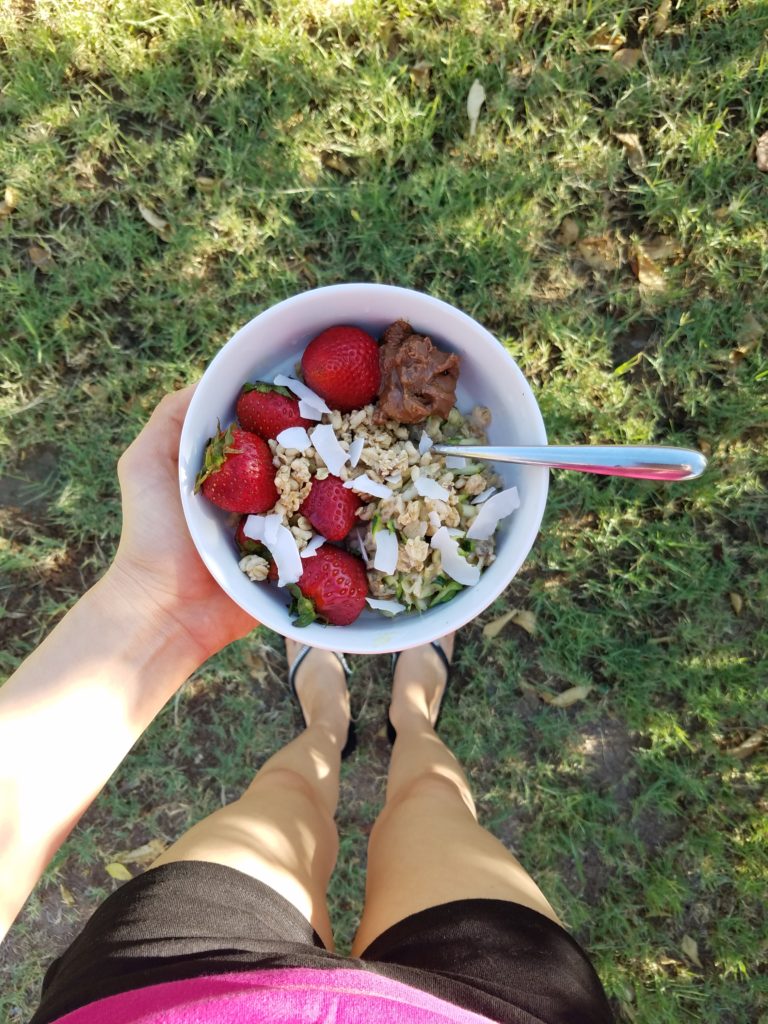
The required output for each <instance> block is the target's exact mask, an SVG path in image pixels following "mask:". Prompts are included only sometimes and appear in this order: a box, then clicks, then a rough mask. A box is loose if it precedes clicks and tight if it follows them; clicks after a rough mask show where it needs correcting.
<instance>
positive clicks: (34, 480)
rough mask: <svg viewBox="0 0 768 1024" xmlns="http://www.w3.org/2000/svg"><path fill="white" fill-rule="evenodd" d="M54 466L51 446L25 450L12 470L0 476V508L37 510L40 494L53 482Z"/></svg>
mask: <svg viewBox="0 0 768 1024" xmlns="http://www.w3.org/2000/svg"><path fill="white" fill-rule="evenodd" d="M58 466H59V459H58V455H57V452H56V449H55V448H54V447H53V446H52V445H43V446H41V447H39V448H35V449H32V450H31V451H29V452H28V453H27V455H26V456H25V457H24V458H23V459H22V460H21V462H20V463H19V464H18V466H17V467H16V468H15V470H14V471H12V472H10V473H7V474H6V475H5V476H2V477H0V507H3V508H17V509H21V510H37V511H39V509H40V506H41V500H40V491H41V489H42V488H43V487H45V486H47V485H49V484H50V483H51V482H52V481H53V480H54V479H55V477H56V474H57V471H58Z"/></svg>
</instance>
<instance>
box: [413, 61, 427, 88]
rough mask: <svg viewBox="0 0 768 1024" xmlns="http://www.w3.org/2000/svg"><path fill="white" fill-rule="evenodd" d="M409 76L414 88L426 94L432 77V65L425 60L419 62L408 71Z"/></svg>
mask: <svg viewBox="0 0 768 1024" xmlns="http://www.w3.org/2000/svg"><path fill="white" fill-rule="evenodd" d="M410 75H411V79H412V81H413V84H414V85H415V86H416V88H417V89H421V90H422V92H426V90H427V89H428V88H429V81H430V78H431V76H432V65H431V64H430V63H428V61H426V60H420V61H419V63H418V64H414V65H413V67H412V68H411V69H410Z"/></svg>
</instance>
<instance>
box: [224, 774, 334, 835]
mask: <svg viewBox="0 0 768 1024" xmlns="http://www.w3.org/2000/svg"><path fill="white" fill-rule="evenodd" d="M265 792H269V793H270V795H271V797H272V799H273V800H274V799H276V798H279V801H280V803H281V804H282V805H283V806H284V807H286V809H287V808H288V807H290V808H291V811H292V814H291V818H292V820H294V821H306V822H309V821H311V822H312V823H313V828H314V829H316V830H317V829H325V830H326V831H327V833H328V837H329V838H330V837H335V835H336V826H335V824H334V821H333V815H332V814H331V813H330V812H329V810H328V808H327V807H326V805H325V804H324V802H323V800H322V799H321V797H320V794H319V793H318V791H317V789H316V788H315V787H314V786H313V785H312V783H311V782H310V781H309V779H307V778H306V776H304V775H302V774H301V773H300V772H295V771H293V770H292V769H291V768H267V769H266V771H262V772H260V773H259V775H257V777H256V779H255V780H254V782H253V783H252V784H251V786H250V787H249V789H248V790H246V792H245V793H244V794H243V796H242V797H241V798H240V799H241V800H244V801H246V802H247V801H248V799H249V797H251V796H253V797H254V798H256V799H258V798H259V797H260V796H261V795H263V794H264V793H265ZM276 795H277V796H276Z"/></svg>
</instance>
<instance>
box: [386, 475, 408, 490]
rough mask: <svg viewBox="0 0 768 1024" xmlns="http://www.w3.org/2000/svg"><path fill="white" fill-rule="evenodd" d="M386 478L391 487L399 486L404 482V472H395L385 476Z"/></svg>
mask: <svg viewBox="0 0 768 1024" xmlns="http://www.w3.org/2000/svg"><path fill="white" fill-rule="evenodd" d="M384 479H385V480H386V481H387V483H388V484H389V485H390V486H391V487H399V486H400V484H401V483H402V482H403V474H402V473H393V474H392V476H385V477H384Z"/></svg>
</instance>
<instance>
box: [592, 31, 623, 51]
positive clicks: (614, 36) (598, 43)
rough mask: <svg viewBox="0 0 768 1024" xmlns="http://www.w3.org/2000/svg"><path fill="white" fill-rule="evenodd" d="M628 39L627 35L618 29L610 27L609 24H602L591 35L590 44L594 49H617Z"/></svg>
mask: <svg viewBox="0 0 768 1024" xmlns="http://www.w3.org/2000/svg"><path fill="white" fill-rule="evenodd" d="M626 41H627V40H626V36H623V35H622V34H621V32H619V30H618V29H615V28H608V26H607V25H601V26H600V27H599V28H597V29H595V31H594V32H593V33H592V35H591V36H590V37H589V45H590V47H591V49H593V50H611V51H612V50H616V49H618V48H619V47H620V46H623V45H624V43H626Z"/></svg>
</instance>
